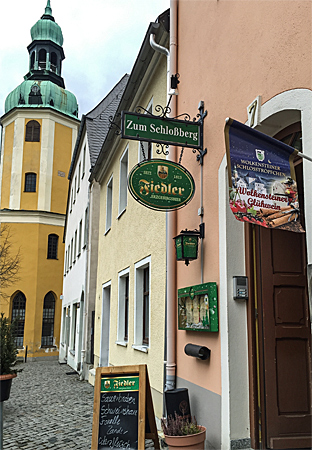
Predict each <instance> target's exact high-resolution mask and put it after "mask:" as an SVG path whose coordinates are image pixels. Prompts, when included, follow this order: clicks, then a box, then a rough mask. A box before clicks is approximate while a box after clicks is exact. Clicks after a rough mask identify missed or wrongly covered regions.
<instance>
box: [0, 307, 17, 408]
mask: <svg viewBox="0 0 312 450" xmlns="http://www.w3.org/2000/svg"><path fill="white" fill-rule="evenodd" d="M15 328H16V322H14V321H13V322H11V321H10V320H9V319H8V318H7V317H4V314H3V313H1V316H0V402H4V401H5V400H8V398H9V397H10V390H11V384H12V379H13V378H15V377H16V373H17V372H20V370H17V369H13V368H12V366H14V365H15V363H16V360H17V353H18V350H17V348H16V343H15Z"/></svg>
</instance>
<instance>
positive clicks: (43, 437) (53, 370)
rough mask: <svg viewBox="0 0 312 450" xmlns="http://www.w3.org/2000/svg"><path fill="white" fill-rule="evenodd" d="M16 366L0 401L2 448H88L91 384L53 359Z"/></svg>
mask: <svg viewBox="0 0 312 450" xmlns="http://www.w3.org/2000/svg"><path fill="white" fill-rule="evenodd" d="M19 367H21V368H23V371H22V372H21V373H18V375H17V378H15V379H13V382H12V389H11V395H10V398H9V400H7V401H5V402H4V408H3V411H4V421H3V427H4V436H3V448H4V450H7V449H8V450H9V449H10V450H18V449H25V450H29V449H31V450H43V449H59V450H67V449H68V450H69V449H76V450H87V449H90V448H91V434H92V415H93V386H91V385H90V384H89V383H87V382H86V381H80V380H79V376H78V375H77V374H73V370H72V369H71V367H69V366H67V365H65V364H63V365H60V364H59V363H58V362H57V361H46V362H42V361H40V362H38V361H36V362H27V363H26V364H24V363H22V364H19Z"/></svg>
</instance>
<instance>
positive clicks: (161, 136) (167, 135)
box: [121, 111, 200, 148]
mask: <svg viewBox="0 0 312 450" xmlns="http://www.w3.org/2000/svg"><path fill="white" fill-rule="evenodd" d="M121 135H122V138H124V139H133V140H137V141H147V142H148V141H151V142H156V143H160V144H167V145H177V146H180V147H190V148H200V124H199V123H197V122H191V121H184V120H176V119H166V118H159V117H154V116H150V115H148V114H136V113H131V112H128V111H122V112H121Z"/></svg>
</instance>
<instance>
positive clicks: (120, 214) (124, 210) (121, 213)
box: [117, 208, 127, 220]
mask: <svg viewBox="0 0 312 450" xmlns="http://www.w3.org/2000/svg"><path fill="white" fill-rule="evenodd" d="M126 211H127V208H125V209H123V210H122V211H121V212H120V213H119V214H118V216H117V220H119V219H120V217H121V216H122V215H123V214H124V213H125V212H126Z"/></svg>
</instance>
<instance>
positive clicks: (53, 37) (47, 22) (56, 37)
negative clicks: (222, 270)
mask: <svg viewBox="0 0 312 450" xmlns="http://www.w3.org/2000/svg"><path fill="white" fill-rule="evenodd" d="M30 34H31V38H32V40H33V41H52V42H54V43H55V44H57V45H59V46H60V47H62V45H63V33H62V30H61V27H60V26H59V25H58V24H57V23H56V22H55V21H54V17H53V16H52V9H51V7H50V0H48V3H47V6H46V9H45V13H44V14H43V16H42V17H41V19H39V20H38V22H36V23H35V25H34V26H33V27H32V28H31V30H30Z"/></svg>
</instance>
